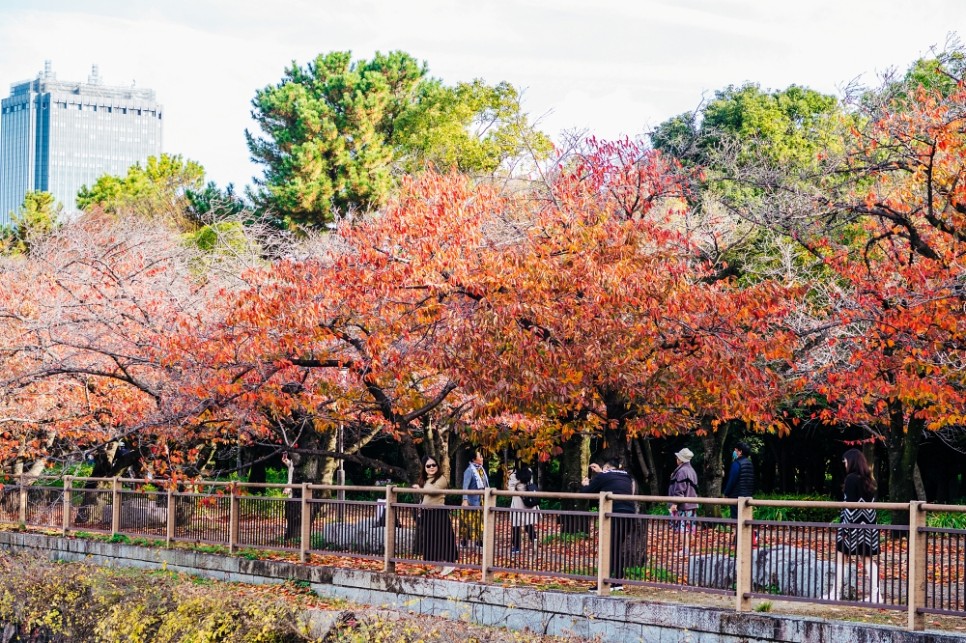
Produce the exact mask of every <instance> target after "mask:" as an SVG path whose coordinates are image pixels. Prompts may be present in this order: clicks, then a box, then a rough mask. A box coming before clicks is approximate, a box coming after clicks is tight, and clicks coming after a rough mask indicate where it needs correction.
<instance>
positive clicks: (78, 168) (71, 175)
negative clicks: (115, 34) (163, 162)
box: [0, 61, 163, 223]
mask: <svg viewBox="0 0 966 643" xmlns="http://www.w3.org/2000/svg"><path fill="white" fill-rule="evenodd" d="M162 124H163V110H162V108H161V105H159V104H158V102H157V100H156V99H155V95H154V91H153V90H150V89H142V88H135V87H133V86H132V87H109V86H105V85H103V84H101V79H100V76H99V74H98V70H97V66H96V65H95V66H94V67H93V70H92V72H91V76H90V77H89V78H88V80H87V82H86V83H80V82H69V81H60V80H57V78H56V76H55V75H54V73H53V72H52V70H51V66H50V62H49V61H48V62H47V63H45V65H44V71H43V72H41V73H40V74H38V75H37V78H36V79H34V80H28V81H23V82H19V83H14V84H13V85H11V87H10V96H8V97H7V98H4V99H3V100H2V101H0V223H8V222H9V218H10V213H11V212H14V211H17V210H19V209H20V208H21V206H22V205H23V199H24V196H25V195H26V193H27V192H31V191H37V190H40V191H44V192H50V193H51V194H53V195H54V198H55V199H56V200H57V201H58V202H59V203H62V204H63V206H64V211H65V212H66V213H71V212H74V211H76V209H77V208H76V198H77V193H78V191H79V190H80V188H81V187H82V186H84V185H87V186H88V187H90V186H92V185H93V184H94V183H95V182H96V181H97V179H98V178H100V177H101V176H103V175H105V174H111V175H116V176H124V175H126V174H127V170H128V168H130V167H131V166H132V165H134V164H135V163H141V164H142V165H144V163H145V161H147V159H148V157H149V156H160V155H161V134H162Z"/></svg>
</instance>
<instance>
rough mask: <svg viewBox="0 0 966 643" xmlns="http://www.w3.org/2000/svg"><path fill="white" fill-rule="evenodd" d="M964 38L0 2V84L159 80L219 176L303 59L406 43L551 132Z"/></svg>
mask: <svg viewBox="0 0 966 643" xmlns="http://www.w3.org/2000/svg"><path fill="white" fill-rule="evenodd" d="M950 34H958V35H960V36H966V1H960V0H909V1H906V0H798V1H792V0H664V1H660V0H491V1H487V0H475V1H472V2H471V1H470V0H360V1H356V0H338V1H334V0H273V1H272V2H266V1H265V0H161V1H155V0H151V1H148V0H0V93H2V95H3V96H6V95H8V93H9V91H8V89H9V86H10V84H12V83H14V82H18V81H21V80H27V79H30V78H34V77H36V75H37V73H38V72H39V71H40V70H41V69H43V66H44V61H45V60H50V61H51V63H52V65H53V70H54V72H55V73H56V74H57V77H58V78H59V79H61V80H79V81H83V80H86V79H87V77H88V76H89V74H90V71H91V65H93V64H97V65H98V66H99V69H100V76H101V79H102V82H103V83H104V84H107V85H130V84H131V83H132V82H136V83H137V85H138V86H141V87H148V88H151V89H154V90H155V91H156V92H157V96H158V100H159V101H160V102H161V103H162V104H163V105H164V108H165V122H164V151H165V152H167V153H170V154H182V155H183V156H185V157H187V158H189V159H192V160H195V161H198V162H199V163H201V164H202V165H203V166H204V167H205V169H206V170H207V172H208V178H209V179H212V180H214V181H216V182H217V183H218V184H219V185H220V186H222V187H223V186H224V185H225V184H227V183H229V182H231V183H234V184H235V185H236V187H239V188H241V187H244V186H246V185H249V184H250V183H251V178H252V176H256V175H259V176H260V175H261V170H260V168H259V166H257V165H255V164H252V163H251V162H250V161H249V158H248V150H247V148H246V146H245V137H244V131H245V129H246V128H248V129H252V128H253V127H254V125H253V123H252V121H251V119H250V103H251V100H252V98H253V97H254V94H255V91H256V90H257V89H259V88H262V87H265V86H267V85H273V84H275V83H277V82H278V81H279V80H280V79H281V77H282V75H283V73H284V70H285V67H286V66H288V65H290V64H291V63H292V62H293V61H295V62H297V63H298V64H299V65H305V64H306V63H307V62H309V61H311V60H312V59H314V58H315V56H317V55H318V54H322V53H327V52H330V51H336V50H348V51H351V52H352V54H353V57H354V58H356V59H358V58H368V57H370V56H371V55H372V54H373V53H374V52H376V51H382V52H388V51H392V50H402V51H405V52H408V53H409V54H411V55H413V56H414V57H416V58H417V59H420V60H424V61H426V62H427V63H428V65H429V70H430V74H431V75H432V76H435V77H438V78H441V79H443V80H444V81H445V82H447V83H449V84H452V83H456V82H458V81H461V80H472V79H474V78H482V79H483V80H484V81H486V82H487V83H491V84H495V83H497V82H500V81H504V80H505V81H509V82H510V83H512V84H514V85H515V86H516V87H518V88H519V89H522V90H523V91H524V108H525V109H526V111H527V112H528V113H529V114H530V115H531V116H532V117H533V118H536V119H539V124H540V126H541V127H542V129H543V130H544V131H546V132H547V133H549V134H550V135H551V136H554V137H556V136H557V135H558V134H559V133H560V132H561V131H564V130H573V129H577V130H587V131H588V132H589V133H592V134H594V135H596V136H598V137H599V138H615V137H618V136H622V135H629V136H635V135H639V134H642V133H644V132H646V131H647V130H648V129H650V128H651V127H653V126H654V125H657V124H658V123H660V122H662V121H663V120H665V119H666V118H668V117H670V116H673V115H675V114H679V113H681V112H684V111H689V110H692V109H694V108H695V107H696V106H697V105H698V104H699V103H700V102H701V100H702V99H703V98H706V97H709V96H711V95H713V93H714V91H715V90H718V89H721V88H724V87H727V86H728V85H739V84H742V83H745V82H755V83H758V84H759V85H760V86H761V87H762V88H764V89H782V88H785V87H787V86H788V85H791V84H798V85H805V86H807V87H811V88H813V89H817V90H820V91H823V92H827V93H833V94H839V93H840V90H841V88H842V87H843V86H844V85H845V84H846V83H848V82H849V81H851V80H853V79H855V78H857V77H860V76H861V77H862V78H863V79H864V80H866V81H867V82H869V83H872V82H873V81H874V79H875V77H876V76H877V74H879V73H881V72H883V71H885V70H887V69H889V68H893V67H895V68H900V69H904V68H905V67H906V66H907V65H908V64H909V63H911V62H912V61H913V60H915V59H916V58H918V57H921V56H923V55H928V53H929V50H930V48H931V47H933V46H940V47H941V46H943V45H944V43H945V42H946V40H947V37H948V36H949V35H950Z"/></svg>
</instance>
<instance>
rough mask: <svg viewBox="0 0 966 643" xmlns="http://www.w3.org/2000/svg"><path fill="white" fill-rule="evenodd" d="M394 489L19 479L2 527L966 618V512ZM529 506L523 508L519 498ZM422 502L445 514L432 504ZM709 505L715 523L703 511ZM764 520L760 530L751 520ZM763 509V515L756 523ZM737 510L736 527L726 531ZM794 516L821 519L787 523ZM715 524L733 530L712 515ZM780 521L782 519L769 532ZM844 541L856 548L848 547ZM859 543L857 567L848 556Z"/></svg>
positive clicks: (6, 491) (744, 600)
mask: <svg viewBox="0 0 966 643" xmlns="http://www.w3.org/2000/svg"><path fill="white" fill-rule="evenodd" d="M428 494H432V492H427V491H424V490H421V489H415V488H405V487H395V486H390V487H354V486H333V485H310V484H302V485H289V486H287V485H273V484H247V483H238V482H208V481H204V482H191V483H182V484H178V485H171V486H166V484H165V483H164V482H158V481H148V480H136V479H123V478H79V477H71V476H64V477H62V478H27V477H23V478H21V479H20V480H19V481H18V483H17V484H8V485H6V486H4V487H2V490H0V522H2V523H8V524H18V525H22V526H24V527H26V528H45V529H52V530H58V531H60V532H61V533H65V534H66V533H68V532H77V531H86V532H93V533H103V534H119V535H125V536H133V537H141V538H147V539H153V540H155V541H163V542H164V543H165V545H168V546H169V545H171V544H172V543H176V542H181V543H197V544H207V545H220V546H224V547H226V549H228V550H229V551H237V550H238V549H268V550H280V551H291V552H298V554H299V556H300V560H302V561H306V560H308V559H309V557H310V556H312V555H331V556H342V557H349V558H355V559H366V560H371V561H381V563H382V567H383V569H384V570H385V571H388V572H396V571H397V570H396V566H397V563H405V564H411V565H430V566H439V567H440V568H442V571H444V572H448V570H447V568H448V567H452V568H462V569H468V570H476V571H478V572H479V573H480V575H481V578H482V580H484V581H487V582H488V581H492V580H493V578H494V574H497V573H501V572H506V573H514V574H520V575H521V576H522V577H528V576H539V577H549V578H564V579H572V580H576V581H583V582H587V583H588V587H589V588H592V589H594V590H595V591H596V592H598V593H599V594H602V595H606V594H608V593H610V592H611V591H612V590H613V589H614V588H617V587H619V586H624V585H635V586H644V587H663V588H673V589H678V590H688V591H694V592H706V593H713V594H720V595H725V596H732V597H734V601H735V603H734V605H735V609H736V610H737V611H747V610H749V609H751V608H752V600H753V599H758V600H776V599H780V600H787V601H799V602H812V603H836V604H844V605H852V604H858V603H871V604H872V605H873V606H874V607H876V608H879V609H887V610H901V611H905V612H906V613H907V626H908V627H909V628H910V629H914V630H920V629H922V628H923V626H924V617H925V615H926V614H945V615H953V616H966V530H964V529H959V528H956V527H954V526H944V525H949V524H952V525H962V524H963V520H946V521H939V520H935V519H934V520H932V521H931V523H930V521H929V517H930V516H934V517H936V518H938V517H941V516H946V517H948V516H950V515H952V516H959V517H962V515H963V514H964V513H966V507H964V506H960V505H935V504H926V503H922V502H910V503H841V502H806V501H787V500H786V501H782V500H761V499H753V498H739V499H737V500H735V499H721V498H696V499H694V500H693V501H694V502H696V503H698V504H700V505H701V507H702V511H701V513H703V514H706V515H696V516H681V515H656V514H648V513H619V512H615V511H614V502H615V501H632V502H634V503H640V504H643V505H653V504H657V505H665V504H668V503H670V502H671V501H672V499H670V498H667V497H664V496H621V495H613V494H608V493H602V494H599V495H590V494H580V493H548V492H513V491H502V490H496V489H485V490H477V491H462V490H453V492H452V494H451V495H449V496H448V499H449V500H452V501H458V500H460V499H461V498H462V497H463V496H475V497H478V498H479V499H480V502H479V505H477V506H474V505H472V504H470V505H466V504H463V505H458V504H424V503H423V500H424V498H426V496H427V495H428ZM516 497H520V498H524V497H531V498H537V499H539V500H540V502H541V504H542V505H543V506H542V507H537V508H530V507H526V506H524V505H523V503H520V502H511V501H513V499H514V498H516ZM429 501H432V502H434V503H440V502H441V501H440V498H439V496H438V495H435V496H432V495H430V496H429ZM715 506H717V507H718V508H719V510H720V511H710V510H709V508H710V507H715ZM756 508H760V509H761V512H762V514H763V515H766V514H767V515H768V516H771V519H768V520H764V519H762V520H759V519H756V518H755V509H756ZM766 508H767V511H766ZM843 508H872V509H875V510H877V511H889V512H892V514H893V515H897V514H898V515H901V516H908V520H901V521H898V522H900V523H908V524H894V525H893V524H881V520H880V522H879V523H877V524H843V523H841V522H837V521H833V520H832V519H831V518H830V517H831V516H837V515H838V514H839V512H840V511H841V510H842V509H843ZM732 509H734V510H735V512H736V515H737V517H736V518H731V517H730V515H731V513H732ZM791 510H807V512H808V513H810V514H811V515H812V516H813V517H814V516H815V515H821V514H822V510H825V516H826V517H829V519H827V520H819V519H814V518H813V519H811V520H791V519H788V518H786V517H783V516H782V514H783V513H784V514H788V513H790V512H791ZM715 514H722V515H724V516H729V517H719V516H718V515H715ZM775 516H778V517H777V518H776V517H775ZM850 539H851V540H850ZM852 541H857V542H860V543H863V544H864V545H863V546H864V547H867V548H866V549H862V548H861V547H860V548H859V549H858V550H857V551H854V552H852V553H848V552H849V549H848V547H847V544H848V543H849V542H852Z"/></svg>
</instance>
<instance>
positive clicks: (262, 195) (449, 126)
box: [246, 51, 550, 227]
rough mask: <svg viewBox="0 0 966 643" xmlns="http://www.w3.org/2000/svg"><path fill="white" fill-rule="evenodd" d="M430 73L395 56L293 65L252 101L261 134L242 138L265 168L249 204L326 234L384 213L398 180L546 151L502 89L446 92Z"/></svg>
mask: <svg viewBox="0 0 966 643" xmlns="http://www.w3.org/2000/svg"><path fill="white" fill-rule="evenodd" d="M428 73H429V71H428V68H427V66H426V64H425V63H420V62H418V61H416V60H415V59H414V58H413V57H412V56H410V55H409V54H406V53H404V52H399V51H395V52H391V53H389V54H381V53H376V54H375V55H374V56H373V57H372V59H371V60H364V59H362V60H356V61H353V60H352V54H351V52H348V51H341V52H332V53H329V54H324V55H319V56H317V57H316V58H315V60H313V61H312V62H310V63H308V64H307V65H305V66H304V67H303V66H300V65H298V64H296V63H294V62H293V63H292V66H291V67H289V68H288V69H286V70H285V75H284V76H283V78H282V80H281V81H280V82H279V83H277V84H276V85H274V86H268V87H265V88H264V89H261V90H259V91H258V92H257V93H256V95H255V98H254V99H253V100H252V108H253V109H252V116H253V118H254V119H255V121H256V122H257V123H258V125H259V127H260V128H261V130H262V135H257V134H253V133H251V132H246V138H247V140H248V147H249V151H250V152H251V156H252V159H253V160H255V161H256V162H258V163H260V164H262V165H263V166H264V175H263V177H262V178H260V179H256V186H257V189H256V190H255V191H254V192H253V194H252V197H253V200H254V201H255V202H256V204H257V205H259V206H260V207H261V208H264V209H267V210H271V211H274V212H275V213H276V215H277V216H279V217H282V218H284V219H285V220H288V221H290V222H292V223H294V224H297V225H303V226H315V227H323V226H325V225H326V224H327V223H329V222H331V221H332V220H333V219H334V217H335V215H336V214H337V213H339V212H343V213H344V212H347V211H349V210H362V211H365V210H368V209H370V208H374V207H378V206H380V205H382V204H384V203H385V202H386V199H387V198H388V195H389V192H390V190H391V188H392V187H393V185H395V183H396V176H397V174H398V173H400V172H413V171H419V170H421V169H422V168H424V167H426V166H429V165H435V166H438V167H441V168H442V169H449V168H450V167H455V168H458V169H459V170H461V171H464V172H467V173H470V174H493V173H494V172H496V171H497V170H499V169H500V168H504V169H507V168H508V167H509V165H510V164H512V162H513V160H514V159H519V158H521V157H523V156H525V155H531V154H532V155H535V156H537V157H540V156H543V155H545V154H546V153H547V152H548V151H549V149H550V143H549V140H548V139H547V137H546V136H544V135H543V134H541V133H539V132H537V131H536V130H534V129H533V127H532V126H531V125H530V124H529V122H528V120H527V118H526V116H525V115H524V114H523V112H522V111H521V107H520V102H519V95H518V91H517V90H516V89H515V88H514V87H512V86H511V85H509V84H508V83H500V84H498V85H496V86H489V85H486V84H485V83H483V82H482V81H479V80H477V81H472V82H466V83H459V84H457V85H456V86H454V87H449V86H446V85H444V84H443V83H442V82H441V81H439V80H437V79H434V78H432V77H430V76H429V75H428Z"/></svg>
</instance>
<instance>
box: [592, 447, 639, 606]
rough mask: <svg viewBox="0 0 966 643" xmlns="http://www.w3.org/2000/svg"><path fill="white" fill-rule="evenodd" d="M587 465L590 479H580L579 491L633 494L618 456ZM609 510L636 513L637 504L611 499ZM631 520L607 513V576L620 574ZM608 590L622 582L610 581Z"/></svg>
mask: <svg viewBox="0 0 966 643" xmlns="http://www.w3.org/2000/svg"><path fill="white" fill-rule="evenodd" d="M590 468H591V470H592V471H595V472H597V475H595V476H594V478H593V480H591V479H589V478H584V479H583V485H584V486H583V487H581V489H580V491H581V492H582V493H600V492H601V491H609V492H611V493H614V494H619V495H627V496H630V495H633V494H634V479H633V478H632V477H631V475H630V474H629V473H627V472H626V471H624V470H623V469H621V468H620V460H618V459H617V458H611V459H609V460H607V461H606V462H604V466H603V467H601V466H599V465H597V464H591V465H590ZM612 511H613V513H615V514H634V513H637V504H636V503H634V502H631V501H629V500H615V501H614V504H613V509H612ZM633 528H634V521H633V520H632V519H629V518H620V517H618V516H612V517H611V523H610V577H611V578H624V567H625V566H626V564H627V562H628V561H627V560H626V559H627V558H628V556H626V555H625V552H624V538H625V537H626V536H627V534H629V533H630V532H631V530H633ZM610 589H611V591H615V592H619V591H621V590H623V589H624V586H623V585H621V584H619V583H613V584H611V586H610Z"/></svg>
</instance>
